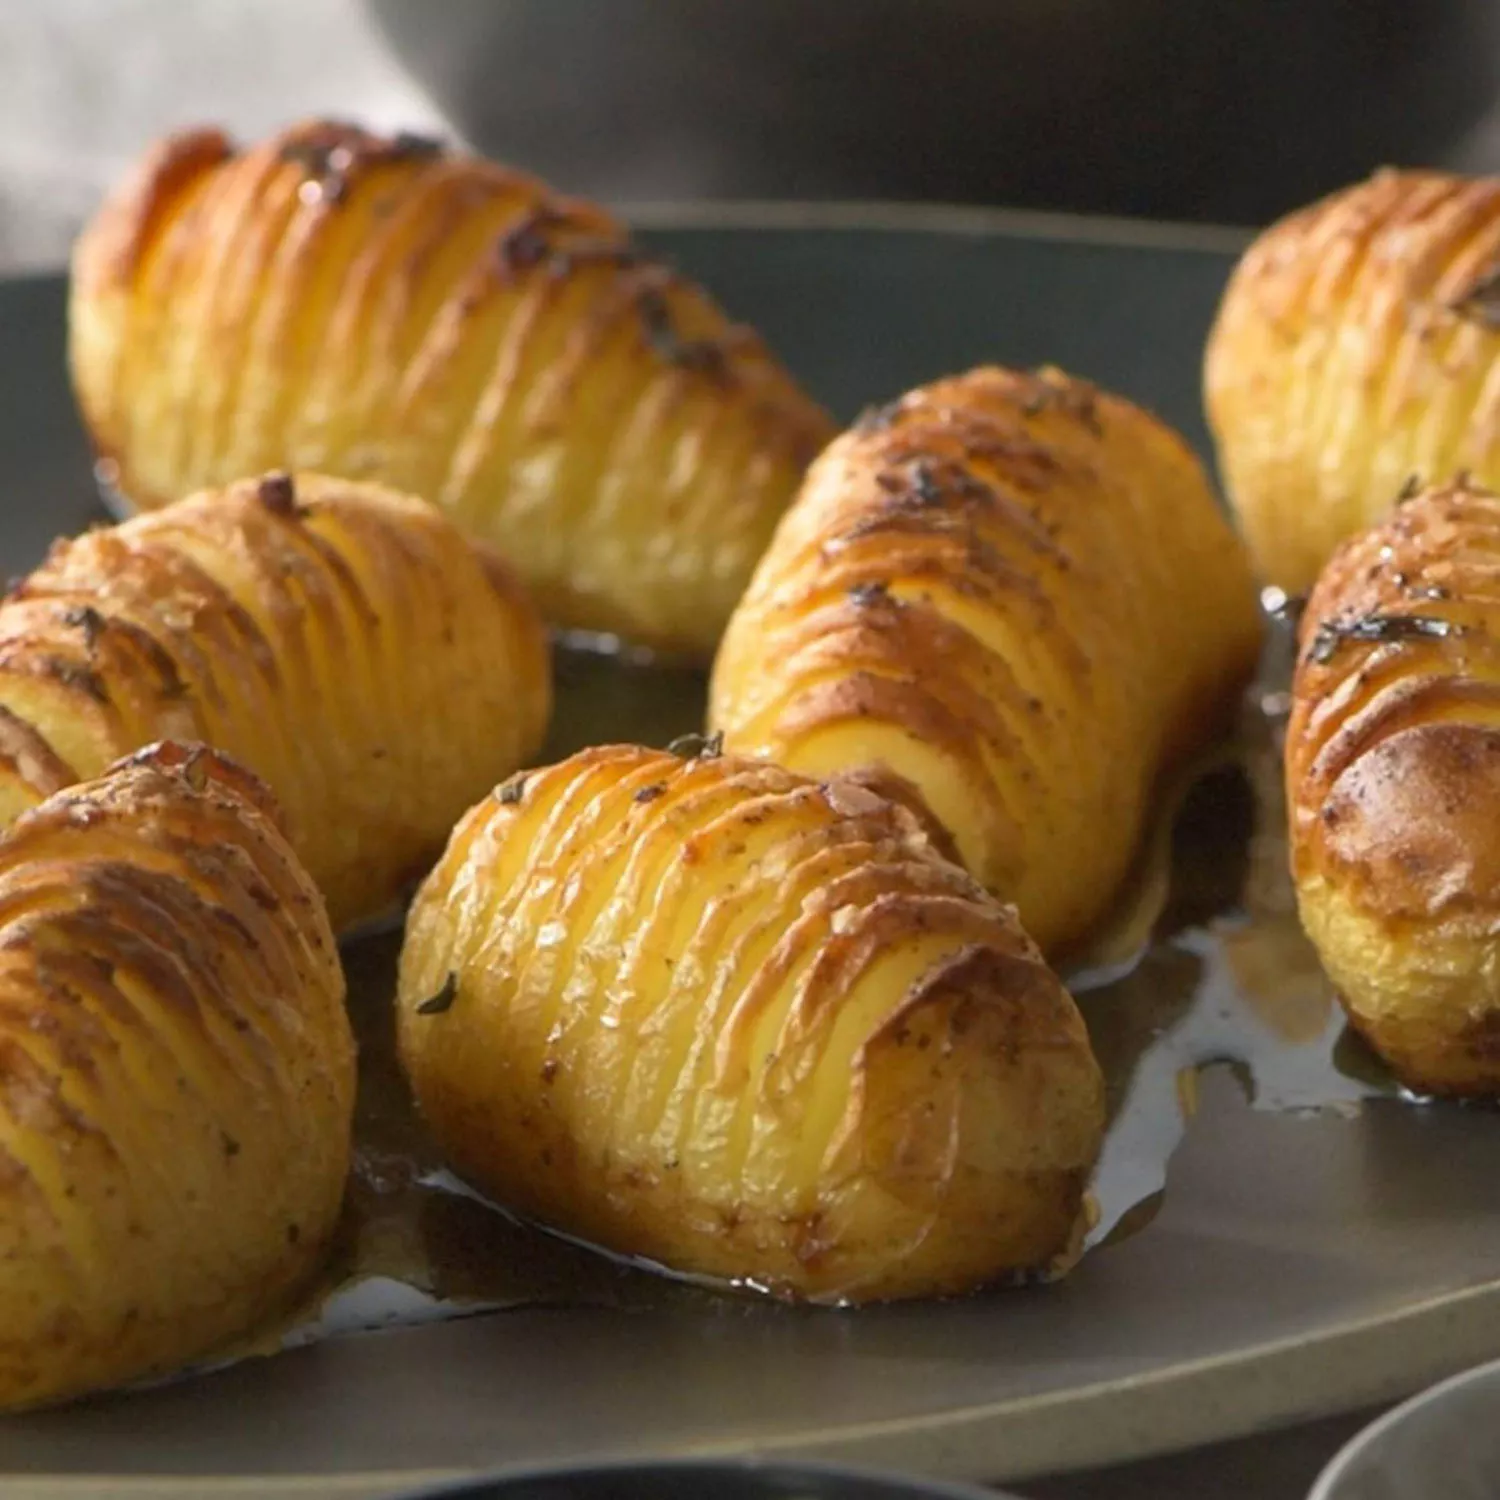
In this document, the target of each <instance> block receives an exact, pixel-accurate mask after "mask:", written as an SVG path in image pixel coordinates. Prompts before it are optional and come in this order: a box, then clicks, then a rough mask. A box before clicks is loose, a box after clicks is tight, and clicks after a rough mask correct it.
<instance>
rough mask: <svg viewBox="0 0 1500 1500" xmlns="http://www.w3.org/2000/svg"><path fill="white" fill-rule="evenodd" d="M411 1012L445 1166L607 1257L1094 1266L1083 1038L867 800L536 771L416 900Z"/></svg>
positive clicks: (1090, 1084) (746, 783) (906, 1288)
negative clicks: (1085, 1240)
mask: <svg viewBox="0 0 1500 1500" xmlns="http://www.w3.org/2000/svg"><path fill="white" fill-rule="evenodd" d="M397 1005H398V1032H399V1038H400V1046H401V1056H402V1060H403V1063H404V1065H405V1067H406V1070H407V1073H408V1076H409V1077H410V1078H411V1081H412V1084H413V1087H414V1090H415V1092H416V1096H417V1100H418V1103H419V1105H420V1107H421V1109H422V1111H423V1114H424V1115H425V1117H426V1119H427V1121H428V1123H429V1125H430V1126H431V1128H432V1130H433V1132H434V1134H435V1136H436V1138H437V1140H438V1142H439V1144H440V1145H441V1147H442V1148H443V1150H444V1152H445V1154H446V1155H447V1156H448V1158H449V1160H450V1161H451V1162H452V1163H453V1164H454V1166H455V1167H456V1168H457V1170H458V1171H459V1172H461V1173H462V1174H463V1175H464V1176H466V1177H468V1178H469V1179H470V1180H471V1181H473V1182H475V1183H477V1184H479V1185H480V1186H481V1187H483V1188H485V1189H486V1190H487V1191H489V1192H491V1193H493V1194H494V1195H495V1196H496V1197H497V1198H499V1199H500V1200H502V1201H503V1202H505V1203H508V1204H509V1205H511V1206H512V1207H514V1208H516V1209H519V1210H520V1211H522V1212H524V1213H527V1214H530V1215H532V1216H535V1217H537V1218H539V1219H541V1220H543V1221H545V1222H547V1223H550V1224H553V1225H556V1226H558V1227H561V1228H564V1229H566V1230H569V1231H571V1232H573V1233H575V1234H578V1235H581V1236H583V1237H585V1238H587V1239H589V1240H592V1241H594V1242H596V1243H598V1244H601V1245H604V1246H607V1247H610V1248H613V1249H615V1250H618V1251H623V1252H625V1253H629V1254H636V1255H642V1256H646V1257H649V1258H651V1259H653V1260H656V1261H659V1262H662V1263H664V1264H666V1265H669V1266H672V1267H674V1268H676V1269H678V1270H682V1271H689V1272H700V1273H706V1274H708V1275H712V1276H716V1277H725V1278H738V1279H748V1280H750V1281H752V1282H754V1283H755V1284H757V1285H760V1286H763V1287H766V1288H769V1289H771V1290H774V1291H776V1292H778V1293H779V1294H782V1295H785V1296H791V1297H814V1298H821V1299H826V1300H839V1299H842V1300H848V1301H872V1300H877V1299H882V1298H897V1297H914V1296H923V1295H929V1294H934V1293H941V1292H952V1291H960V1290H963V1289H965V1288H968V1287H971V1286H974V1285H977V1284H979V1283H981V1282H984V1281H987V1280H990V1279H993V1278H995V1277H997V1276H999V1275H1002V1274H1003V1273H1006V1272H1011V1271H1018V1270H1032V1269H1038V1268H1045V1267H1048V1266H1049V1265H1052V1264H1053V1263H1054V1262H1058V1263H1066V1262H1067V1261H1068V1260H1069V1259H1070V1258H1071V1257H1072V1256H1074V1255H1076V1253H1077V1249H1078V1245H1079V1242H1080V1239H1081V1234H1082V1226H1083V1221H1084V1205H1083V1194H1084V1188H1085V1185H1086V1182H1087V1179H1088V1175H1089V1171H1090V1168H1091V1166H1092V1163H1093V1161H1094V1158H1095V1155H1096V1153H1097V1151H1098V1148H1099V1142H1100V1138H1101V1134H1102V1130H1103V1097H1102V1085H1101V1080H1100V1076H1099V1071H1098V1067H1097V1065H1096V1064H1095V1062H1094V1059H1093V1056H1092V1053H1091V1052H1090V1050H1089V1044H1088V1039H1087V1036H1086V1034H1085V1032H1084V1028H1083V1023H1082V1020H1081V1018H1080V1017H1079V1015H1078V1012H1077V1010H1076V1008H1075V1007H1074V1005H1073V1003H1072V1001H1071V999H1070V998H1069V996H1068V994H1067V992H1066V991H1065V990H1064V989H1063V987H1062V985H1061V984H1060V983H1059V982H1058V980H1057V978H1056V977H1055V976H1054V975H1053V974H1052V973H1051V971H1050V970H1049V969H1047V967H1046V966H1045V965H1044V964H1043V962H1042V960H1041V958H1040V956H1039V955H1038V953H1037V951H1036V949H1035V948H1034V947H1033V945H1032V944H1031V942H1030V940H1029V939H1028V938H1027V937H1026V936H1025V934H1024V933H1023V932H1022V931H1021V929H1020V927H1019V926H1018V925H1017V923H1016V921H1015V918H1014V914H1013V913H1012V912H1010V911H1009V910H1008V909H1007V908H1004V907H1002V906H1000V905H999V904H998V903H996V902H995V901H993V900H992V899H990V898H989V897H987V896H986V895H985V894H984V893H983V891H981V890H980V888H979V887H978V886H977V885H976V884H975V883H974V882H973V881H972V880H971V879H970V878H969V877H968V876H967V875H965V874H964V872H963V871H962V870H961V869H960V868H959V867H958V866H957V865H953V864H950V863H949V862H948V861H946V860H944V859H942V858H941V857H940V856H939V855H938V854H937V853H936V852H935V851H934V849H933V848H932V846H931V845H930V843H929V842H928V841H927V839H926V837H925V836H924V835H923V834H922V833H921V831H920V828H919V825H918V823H917V822H916V820H915V819H914V818H912V817H911V816H910V815H909V814H908V813H907V812H906V811H905V810H904V809H902V808H900V807H898V806H896V805H895V804H893V803H891V802H888V801H886V800H885V799H884V798H882V797H879V796H877V795H875V794H874V793H872V792H871V791H870V790H869V789H868V788H866V787H862V786H859V785H856V784H851V783H848V782H843V781H840V780H831V781H829V782H826V783H823V784H819V783H817V782H814V781H811V780H808V779H807V778H804V777H799V776H795V775H792V774H791V773H789V772H787V771H784V770H782V769H780V768H779V767H776V766H772V765H769V764H767V763H765V762H761V761H745V760H737V759H734V758H732V757H728V756H724V757H713V756H709V755H705V756H701V757H699V758H695V759H691V760H683V759H681V758H679V757H677V756H674V755H672V754H670V753H665V752H660V751H651V750H644V749H639V748H637V747H633V746H613V747H604V748H599V749H594V750H587V751H584V752H582V753H581V754H579V755H575V756H573V757H572V758H571V759H570V760H567V761H564V762H562V763H561V764H560V765H557V766H553V767H550V768H548V769H545V770H542V771H537V772H528V773H527V774H526V775H525V776H523V777H519V778H517V779H515V780H513V781H512V782H510V783H508V784H507V785H506V786H504V787H501V788H499V789H498V790H497V792H496V793H495V795H494V796H493V797H491V798H489V799H487V800H486V801H485V802H483V803H481V804H480V805H479V806H477V807H476V808H474V810H473V811H472V812H471V813H470V814H469V815H468V817H467V818H465V819H464V821H463V822H462V823H461V824H460V825H459V827H458V828H457V830H456V831H455V832H454V835H453V839H452V841H451V843H450V845H449V848H448V852H447V854H446V855H445V856H444V858H443V860H442V862H441V863H440V864H439V866H438V867H437V869H435V870H434V872H433V874H432V876H431V877H430V878H429V879H428V881H427V883H426V884H425V885H424V886H423V888H422V891H421V892H420V894H419V895H418V898H417V901H416V904H415V905H414V907H413V910H412V916H411V920H410V923H409V925H408V928H407V939H406V946H405V948H404V950H403V953H402V959H401V978H400V985H399V992H398V1001H397Z"/></svg>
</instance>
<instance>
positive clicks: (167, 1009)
mask: <svg viewBox="0 0 1500 1500" xmlns="http://www.w3.org/2000/svg"><path fill="white" fill-rule="evenodd" d="M353 1108H354V1041H353V1038H352V1036H351V1035H350V1030H349V1022H348V1019H347V1017H346V1015H345V1013H344V980H343V974H342V972H341V970H340V968H339V963H338V957H337V953H336V951H335V948H334V940H333V933H332V931H331V930H330V928H329V925H328V918H327V915H326V913H325V911H324V908H323V903H322V900H321V898H320V897H319V895H318V892H317V891H316V889H315V888H314V887H313V885H312V883H311V882H310V881H309V880H308V878H307V875H306V873H305V872H304V871H303V870H302V868H301V866H300V865H299V864H298V862H297V859H296V856H295V855H294V854H293V852H292V850H291V847H290V846H289V844H288V843H287V841H286V838H285V836H284V834H283V833H282V831H281V829H280V827H279V826H278V821H277V813H276V810H275V807H274V804H273V803H272V801H271V798H270V796H269V794H268V793H267V791H266V789H265V788H264V787H263V786H262V785H261V784H260V783H259V782H257V781H256V780H255V779H254V778H253V777H251V776H249V775H247V774H246V773H245V772H243V771H241V770H239V769H238V768H237V767H235V766H234V765H232V764H231V763H229V762H228V761H225V760H223V759H221V758H219V757H217V756H215V755H213V754H212V753H210V752H207V751H205V750H203V749H201V748H197V749H194V750H191V751H188V750H181V749H178V748H176V747H172V746H166V747H160V748H158V749H156V750H153V751H148V752H146V753H144V754H142V755H141V756H139V757H138V758H137V759H135V760H133V761H130V762H127V763H125V764H123V765H121V766H118V767H116V768H115V769H114V770H112V771H111V772H109V773H108V774H107V775H105V776H104V777H103V778H101V779H100V780H98V781H93V782H90V783H87V784H85V785H83V786H79V787H76V788H74V789H72V790H70V791H66V792H62V793H59V794H58V795H57V796H55V797H52V798H50V799H49V800H48V801H47V802H45V803H44V804H43V805H42V806H40V807H38V808H35V809H33V810H32V811H31V812H28V813H26V814H25V815H24V816H23V817H22V818H21V820H20V821H19V823H17V824H16V826H15V827H14V828H13V829H12V830H11V831H10V832H9V833H8V834H7V835H6V836H4V837H3V838H0V1407H10V1406H17V1405H27V1404H34V1403H38V1402H43V1401H55V1400H60V1399H62V1398H64V1397H69V1396H76V1395H80V1394H82V1393H84V1392H86V1391H91V1390H94V1389H97V1388H99V1387H102V1386H106V1385H112V1384H117V1383H119V1382H121V1381H124V1380H129V1379H132V1378H134V1377H137V1376H141V1375H146V1374H151V1373H154V1372H157V1371H162V1370H167V1369H171V1368H173V1367H175V1366H178V1365H180V1364H182V1363H184V1362H186V1361H188V1360H191V1359H193V1358H195V1357H197V1356H200V1355H205V1354H208V1353H210V1352H212V1351H213V1350H215V1349H216V1348H217V1347H218V1346H219V1345H221V1344H222V1343H223V1342H224V1341H225V1340H226V1339H230V1338H232V1337H233V1336H235V1335H237V1334H240V1333H244V1332H246V1331H247V1330H249V1329H250V1328H252V1327H253V1326H254V1325H256V1324H257V1323H259V1322H260V1321H261V1320H263V1319H265V1318H267V1317H269V1316H270V1315H272V1314H273V1313H275V1312H277V1311H278V1310H281V1309H283V1308H285V1307H286V1305H287V1304H288V1302H289V1300H290V1299H291V1298H292V1296H293V1295H294V1294H295V1293H296V1292H297V1291H298V1289H299V1288H300V1287H301V1285H302V1284H303V1283H304V1282H305V1281H306V1280H307V1278H308V1276H309V1275H310V1274H311V1272H312V1271H313V1269H314V1268H315V1266H316V1265H317V1263H318V1261H319V1259H320V1258H321V1257H322V1255H323V1252H324V1251H325V1249H326V1248H327V1245H328V1241H329V1237H330V1235H331V1234H332V1232H333V1228H334V1225H335V1222H336V1220H337V1217H338V1213H339V1206H340V1203H341V1201H342V1199H343V1193H344V1180H345V1175H346V1173H347V1171H348V1166H349V1151H350V1126H351V1118H352V1114H353Z"/></svg>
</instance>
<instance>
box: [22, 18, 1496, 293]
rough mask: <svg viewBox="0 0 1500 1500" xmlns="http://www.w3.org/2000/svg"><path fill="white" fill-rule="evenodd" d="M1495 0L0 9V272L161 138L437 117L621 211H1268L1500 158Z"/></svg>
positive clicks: (1232, 217) (60, 246) (427, 122)
mask: <svg viewBox="0 0 1500 1500" xmlns="http://www.w3.org/2000/svg"><path fill="white" fill-rule="evenodd" d="M1497 104H1500V5H1497V4H1496V3H1495V0H1359V3H1352V0H739V3H733V4H730V3H725V0H440V3H435V0H257V3H256V4H236V3H232V0H3V3H0V264H8V265H18V264H28V265H39V264H48V263H56V262H58V261H59V260H60V259H61V258H62V256H63V255H64V254H65V252H66V247H67V243H68V241H69V239H70V238H71V235H72V233H73V232H74V230H75V228H76V225H77V223H78V222H79V221H80V220H81V218H82V217H83V216H84V215H85V214H86V213H87V212H88V211H89V209H90V208H91V207H92V205H93V204H94V202H95V201H96V200H97V198H98V196H99V194H100V193H101V192H102V191H103V190H104V187H105V185H106V184H107V183H108V182H109V181H110V180H112V179H113V178H114V177H115V176H116V175H117V174H118V173H119V171H120V170H121V169H122V167H123V166H124V165H125V164H126V163H127V162H128V161H130V160H131V159H132V157H133V156H134V155H135V154H136V152H137V151H138V150H139V149H140V148H141V146H142V145H143V144H144V143H145V142H146V141H147V140H149V139H150V138H151V137H153V136H155V135H157V134H159V133H161V132H162V131H164V130H166V129H169V128H171V127H173V126H175V125H181V124H186V123H192V122H198V121H202V120H205V119H211V120H216V121H218V122H220V123H223V124H225V125H227V126H228V127H229V128H230V129H231V130H233V131H235V132H237V133H240V134H243V135H248V136H253V135H256V134H258V133H261V132H263V131H265V130H267V129H269V128H270V127H271V126H272V125H274V124H277V123H279V122H281V121H284V120H285V119H286V118H288V117H289V116H292V115H297V114H304V113H314V112H318V113H327V112H334V113H340V114H344V115H348V116H355V117H359V118H362V119H366V120H369V121H372V122H373V123H375V124H377V125H405V126H408V127H413V128H427V129H431V128H438V127H446V128H449V129H451V130H454V131H455V132H457V133H460V134H463V135H465V136H467V137H468V138H469V139H470V140H471V141H472V142H473V143H474V144H476V145H479V146H481V147H482V148H484V149H486V150H488V151H490V152H492V153H494V154H497V155H501V156H504V157H507V158H509V159H511V160H513V161H515V162H516V163H517V164H519V165H523V166H527V167H530V168H532V169H533V170H535V171H537V172H539V173H541V174H542V175H544V176H548V177H551V178H553V179H555V180H556V181H557V182H558V183H559V185H561V186H564V187H566V188H568V189H570V190H572V191H575V192H579V193H586V194H590V195H594V196H598V197H601V198H604V199H607V200H609V201H611V202H613V203H616V204H619V205H621V206H625V207H629V206H630V205H632V204H640V203H643V202H660V201H662V200H669V199H685V198H799V199H809V198H839V199H884V200H895V201H917V200H929V201H932V200H936V201H949V202H965V203H979V204H990V205H999V206H1018V207H1029V208H1053V209H1065V210H1078V211H1094V212H1105V213H1113V214H1138V215H1154V216H1158V217H1166V218H1173V219H1197V220H1211V221H1219V222H1224V223H1234V224H1253V223H1260V222H1264V221H1265V220H1267V219H1269V218H1271V217H1273V216H1274V215H1276V214H1278V213H1281V212H1283V211H1285V210H1286V209H1287V208H1289V207H1291V206H1293V205H1295V204H1297V203H1300V202H1302V201H1304V200H1306V199H1308V198H1311V197H1313V196H1315V195H1316V194H1318V193H1321V192H1323V191H1326V190H1328V189H1330V188H1332V187H1334V186H1337V185H1339V184H1341V183H1343V182H1345V181H1347V180H1349V179H1351V178H1353V177H1356V176H1359V175H1362V174H1363V173H1364V172H1366V171H1368V170H1369V169H1370V168H1372V167H1373V166H1376V165H1378V164H1380V163H1381V162H1385V161H1397V162H1402V163H1421V164H1436V165H1442V164H1448V165H1454V166H1458V167H1462V168H1466V169H1470V170H1484V169H1487V168H1500V107H1497Z"/></svg>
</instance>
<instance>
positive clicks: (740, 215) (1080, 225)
mask: <svg viewBox="0 0 1500 1500" xmlns="http://www.w3.org/2000/svg"><path fill="white" fill-rule="evenodd" d="M607 206H608V207H609V209H610V211H611V212H613V213H617V214H618V215H619V216H620V217H621V218H622V219H623V220H625V222H626V223H627V224H628V225H629V227H630V228H631V229H632V230H644V231H645V232H647V233H652V232H656V231H666V232H671V231H674V230H682V231H689V232H698V231H706V232H712V231H715V230H739V231H747V232H756V231H778V230H779V231H786V230H795V231H801V232H806V233H822V232H835V233H836V232H841V231H855V232H860V231H863V232H866V233H874V234H903V233H905V234H911V233H917V234H930V235H933V236H935V237H938V238H950V239H1013V240H1044V241H1046V240H1050V241H1055V242H1058V243H1062V244H1074V245H1098V246H1101V247H1103V248H1106V249H1117V250H1167V251H1179V252H1183V251H1185V252H1189V253H1198V254H1205V255H1215V256H1238V255H1239V254H1240V253H1241V252H1242V251H1244V250H1245V249H1246V248H1247V247H1248V246H1249V244H1250V243H1251V241H1252V240H1253V239H1254V238H1255V236H1256V235H1257V234H1258V233H1259V232H1260V230H1259V229H1258V228H1254V227H1240V226H1236V225H1231V224H1214V223H1203V224H1198V223H1190V222H1186V221H1183V220H1179V219H1150V218H1132V217H1129V216H1127V215H1123V214H1081V213H1068V212H1065V211H1062V210H1054V209H1032V208H1008V207H1005V206H1003V205H990V204H983V203H973V204H970V203H945V202H936V201H935V202H931V203H923V202H910V201H906V200H903V199H876V198H809V199H793V198H704V199H681V198H664V199H648V200H642V201H641V202H639V203H631V202H623V203H611V204H609V205H607ZM68 274H69V267H68V262H67V260H62V261H54V262H35V263H32V262H21V263H18V264H16V265H13V266H0V285H8V284H14V283H16V282H27V281H32V282H47V281H57V280H61V281H63V282H66V281H67V280H68Z"/></svg>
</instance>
